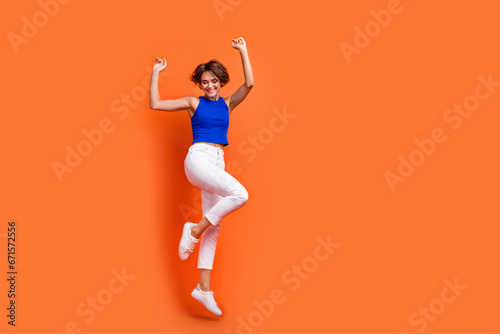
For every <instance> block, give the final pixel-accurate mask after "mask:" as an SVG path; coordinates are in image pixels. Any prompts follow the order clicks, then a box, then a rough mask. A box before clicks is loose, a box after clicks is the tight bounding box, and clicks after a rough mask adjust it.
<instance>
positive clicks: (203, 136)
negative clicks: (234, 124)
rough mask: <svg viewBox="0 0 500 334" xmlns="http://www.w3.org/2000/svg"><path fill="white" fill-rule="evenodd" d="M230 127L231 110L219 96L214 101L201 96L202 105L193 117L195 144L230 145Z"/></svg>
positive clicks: (192, 125)
mask: <svg viewBox="0 0 500 334" xmlns="http://www.w3.org/2000/svg"><path fill="white" fill-rule="evenodd" d="M228 127H229V108H228V106H227V104H226V102H225V101H224V99H223V98H222V97H221V96H219V99H218V100H217V101H212V100H208V99H206V98H204V97H203V96H200V103H199V104H198V107H197V108H196V110H195V112H194V115H193V116H192V117H191V128H192V129H193V143H196V142H200V141H201V142H207V143H216V144H223V145H224V146H226V145H229V143H228V141H227V129H228Z"/></svg>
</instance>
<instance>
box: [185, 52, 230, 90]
mask: <svg viewBox="0 0 500 334" xmlns="http://www.w3.org/2000/svg"><path fill="white" fill-rule="evenodd" d="M206 71H209V72H210V73H212V74H213V75H214V76H215V77H216V78H217V79H219V81H220V86H221V87H224V86H225V85H226V84H227V83H228V82H229V74H228V73H227V68H226V67H225V66H224V65H222V63H221V62H219V61H218V60H217V59H212V60H210V61H209V62H208V63H203V64H200V65H198V66H197V67H196V69H195V70H194V71H193V74H191V78H190V79H191V81H192V82H194V83H195V84H197V85H200V84H201V76H202V74H203V73H204V72H206Z"/></svg>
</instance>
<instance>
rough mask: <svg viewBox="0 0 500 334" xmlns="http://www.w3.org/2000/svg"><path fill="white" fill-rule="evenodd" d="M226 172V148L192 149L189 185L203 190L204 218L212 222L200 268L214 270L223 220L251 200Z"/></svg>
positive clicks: (205, 235) (197, 145)
mask: <svg viewBox="0 0 500 334" xmlns="http://www.w3.org/2000/svg"><path fill="white" fill-rule="evenodd" d="M224 169H225V163H224V150H223V149H222V148H220V147H217V146H212V145H209V144H204V143H194V144H193V145H191V146H190V147H189V151H188V153H187V155H186V158H185V159H184V171H185V172H186V177H187V179H188V180H189V182H190V183H191V184H192V185H194V186H196V187H198V188H200V190H201V203H202V211H203V216H204V217H206V218H207V219H208V221H209V222H210V223H211V226H209V227H208V228H207V229H206V230H205V232H203V234H202V236H201V240H200V250H199V253H198V268H199V269H212V267H213V262H214V258H215V248H216V246H217V238H218V237H219V231H220V227H221V221H222V218H224V217H225V216H226V215H228V214H229V213H231V212H233V211H235V210H236V209H239V208H240V207H242V206H243V204H245V203H246V202H247V200H248V192H247V191H246V189H245V188H244V187H243V186H242V185H241V183H240V182H238V180H236V179H235V178H234V177H233V176H232V175H230V174H229V173H228V172H226V171H225V170H224Z"/></svg>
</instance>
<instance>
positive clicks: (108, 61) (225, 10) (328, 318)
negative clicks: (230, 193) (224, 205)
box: [0, 0, 500, 334]
mask: <svg viewBox="0 0 500 334" xmlns="http://www.w3.org/2000/svg"><path fill="white" fill-rule="evenodd" d="M395 1H396V0H389V1H387V0H370V1H368V0H362V1H351V2H349V1H337V2H331V1H324V0H323V1H309V2H304V1H296V2H290V1H273V2H269V1H262V0H260V1H259V0H207V1H199V0H196V1H156V0H145V1H140V2H118V1H111V2H102V1H78V0H71V1H67V2H66V3H62V4H61V3H58V2H55V1H54V0H41V1H37V0H24V1H21V2H12V3H9V5H8V8H4V10H2V13H1V14H0V17H1V22H2V23H1V35H2V36H3V37H2V39H1V43H0V48H1V53H0V57H1V60H2V61H1V63H0V66H1V73H2V80H1V83H0V85H1V96H2V98H1V99H0V104H1V109H2V111H1V115H2V116H1V121H0V124H1V131H0V135H1V141H0V142H1V144H0V145H1V152H2V157H3V161H2V172H1V174H0V189H1V197H0V201H1V204H0V208H1V212H0V213H1V214H0V223H1V224H0V249H1V254H3V255H2V256H0V258H1V259H2V260H1V265H0V267H1V268H2V271H3V273H2V277H4V276H3V275H5V276H7V274H6V272H7V262H6V258H7V254H6V246H7V242H6V241H7V240H6V233H7V222H8V221H9V220H15V221H16V223H17V226H18V230H17V232H18V234H17V240H16V244H17V254H16V256H17V270H18V276H17V287H16V289H17V298H16V303H17V319H16V327H15V328H13V327H12V326H8V325H7V320H8V319H7V317H6V315H7V310H6V308H7V306H8V302H9V299H8V298H7V291H8V285H7V281H6V279H5V278H4V279H2V280H1V283H0V296H1V298H0V301H1V303H0V309H1V310H2V314H1V315H2V316H1V319H2V321H1V324H0V328H1V332H2V333H23V334H24V333H43V334H49V333H52V334H56V333H57V334H59V333H70V331H66V330H65V326H68V324H71V322H74V323H75V324H76V326H78V328H79V329H80V330H81V333H89V334H90V333H92V334H101V333H230V334H233V333H247V334H250V333H278V332H279V333H282V332H287V333H306V332H308V333H314V332H319V333H343V334H359V333H386V334H405V333H411V334H413V333H422V332H425V333H426V334H427V333H428V334H433V333H440V334H441V333H460V334H462V333H463V334H466V333H474V334H497V333H499V332H500V324H499V322H498V315H499V313H498V312H499V307H498V300H499V298H500V288H499V283H498V282H500V272H499V271H498V270H497V267H498V258H499V255H500V247H499V243H498V235H499V234H498V232H499V228H498V222H499V218H500V213H499V210H498V199H499V185H500V178H499V176H498V171H499V169H500V159H499V153H500V150H499V139H500V136H499V132H498V125H499V121H500V116H499V111H500V89H498V88H496V90H495V91H492V92H490V93H491V94H489V96H488V98H487V99H484V100H482V101H480V104H479V106H478V107H477V108H475V110H474V111H473V112H471V113H470V115H469V116H468V118H463V123H462V124H461V126H460V127H459V128H457V129H453V128H451V127H450V125H451V124H450V123H447V122H446V121H445V120H444V119H443V116H444V114H445V113H446V112H447V110H448V109H449V108H452V107H453V105H454V104H460V103H463V102H464V101H465V100H466V99H467V98H469V97H470V96H472V95H474V93H475V89H476V87H477V86H478V84H479V83H480V81H479V79H478V78H479V77H483V78H487V77H488V76H491V77H492V78H493V81H495V82H498V81H500V65H499V59H500V44H499V43H498V32H499V31H500V21H499V20H498V11H499V9H500V8H499V6H498V4H497V3H495V2H493V1H486V0H478V1H466V2H457V1H450V0H445V1H439V2H435V1H423V0H419V1H410V0H401V1H400V2H399V4H398V6H399V7H398V8H399V12H398V13H397V14H391V17H390V19H389V18H388V16H387V15H386V16H384V13H385V14H387V12H384V11H382V10H386V9H387V8H389V7H390V6H395V5H396V2H395ZM54 4H58V5H54ZM50 6H52V7H50ZM42 7H45V8H46V9H45V11H51V14H52V16H49V15H48V14H46V15H45V16H44V14H43V13H44V12H43V10H44V9H43V8H42ZM47 8H48V9H47ZM381 11H382V12H381ZM374 13H375V14H374ZM389 13H390V12H389ZM375 17H378V19H379V20H381V21H380V22H382V23H383V24H382V23H375V22H377V21H376V19H375ZM33 20H37V21H36V22H37V24H38V25H39V26H38V27H36V26H35V29H32V30H29V28H27V27H24V25H26V24H28V23H26V22H31V23H33ZM365 28H366V29H372V30H368V33H369V35H366V36H364V37H363V36H362V35H359V36H358V34H359V31H360V30H361V31H365ZM23 31H24V32H23ZM23 33H24V35H23ZM14 34H15V35H14ZM365 34H366V31H365ZM26 35H29V36H30V37H29V38H27V37H26ZM13 36H17V37H15V38H17V41H22V42H20V44H17V46H13V44H12V42H11V41H12V39H13V38H14V37H13ZM23 36H24V37H23ZM240 36H242V37H244V38H245V40H246V42H247V47H248V53H249V56H250V60H251V64H252V67H253V71H254V76H255V87H254V88H253V90H252V92H251V93H250V95H249V96H248V97H247V98H246V100H245V101H244V102H243V103H242V104H241V105H240V106H238V107H237V108H236V109H235V111H234V112H233V113H232V116H231V126H230V128H229V134H228V138H229V143H230V144H229V146H227V147H226V148H225V157H226V165H228V164H229V162H231V166H232V169H230V170H231V171H232V172H233V173H234V174H235V176H236V178H237V179H238V180H239V181H240V182H241V183H242V184H243V185H244V186H245V187H246V188H247V190H248V191H249V201H248V202H247V203H246V205H245V206H244V207H242V208H241V209H240V210H238V211H236V212H234V213H233V214H231V215H229V216H228V217H226V218H225V219H224V222H223V224H222V230H221V234H220V238H219V244H218V249H217V255H216V259H215V265H214V271H213V281H212V288H213V290H214V292H215V298H216V300H217V301H218V303H219V305H220V307H221V309H222V311H223V313H224V314H223V316H222V318H216V317H214V316H212V315H211V314H210V313H209V312H208V311H206V310H205V309H204V308H203V307H202V306H201V305H199V304H198V303H197V302H196V301H194V300H193V299H192V298H191V297H190V292H191V290H192V289H193V287H194V286H195V285H196V282H197V275H198V271H197V270H196V256H197V253H195V254H193V255H192V256H191V257H190V258H189V259H188V260H187V261H186V262H182V261H180V260H179V259H178V258H177V245H178V241H179V238H180V234H181V229H182V226H183V223H184V221H186V220H192V221H197V220H199V219H201V211H200V203H199V199H200V198H199V191H198V190H197V189H196V188H194V187H193V186H192V185H191V184H190V183H189V182H188V181H187V179H186V177H185V174H184V169H183V159H184V157H185V155H186V152H187V149H188V147H189V146H190V144H191V140H192V135H191V127H190V123H189V116H188V114H187V112H185V111H182V112H176V113H167V112H161V111H154V110H151V109H149V107H148V99H147V89H145V88H141V87H142V85H143V82H146V84H147V83H148V82H149V78H150V72H149V69H150V68H151V66H152V65H153V63H154V57H155V56H159V57H165V58H166V59H167V62H168V66H167V68H166V69H165V70H164V71H163V72H162V74H161V75H160V78H161V82H160V87H159V88H160V95H161V97H162V98H177V97H181V96H185V95H197V96H198V95H201V91H200V90H199V89H197V88H195V87H194V86H193V84H192V83H191V82H190V81H189V80H188V77H189V75H190V73H191V72H192V71H193V70H194V68H195V67H196V66H197V65H198V64H199V63H202V62H206V61H208V60H210V59H212V58H216V59H218V60H220V61H221V62H222V63H224V64H225V65H226V66H227V67H228V69H229V74H230V76H231V81H230V83H229V84H228V85H227V86H226V87H224V88H222V90H221V96H224V97H225V96H227V95H229V94H232V93H233V92H234V91H235V90H236V89H237V88H238V86H239V85H241V84H242V83H243V80H244V77H243V71H242V65H241V59H240V56H239V53H238V51H236V50H234V49H233V48H232V47H231V39H232V38H237V37H240ZM19 38H25V39H24V40H22V39H19ZM368 39H369V40H368ZM356 43H357V44H356ZM347 44H349V45H350V47H354V48H356V51H355V52H354V51H352V50H354V49H352V48H351V49H350V50H351V51H352V52H353V53H351V54H350V55H349V56H348V57H346V55H345V54H344V52H343V51H342V47H341V46H342V45H344V46H345V45H347ZM348 60H349V61H348ZM484 89H485V88H484V87H483V90H482V92H486V90H484ZM127 98H128V99H129V100H128V104H127V102H125V101H126V99H127ZM469 101H472V100H470V99H469ZM277 113H281V114H283V113H287V114H288V115H289V116H288V117H289V118H288V119H286V121H282V120H281V122H282V123H280V121H278V120H276V117H277ZM455 115H457V114H455ZM103 120H104V122H108V125H107V126H109V127H111V129H112V130H109V129H108V130H109V131H108V133H106V134H104V135H103V137H102V139H100V140H99V141H98V144H96V145H93V146H92V147H91V148H88V147H87V149H89V150H90V149H91V152H90V153H89V154H88V155H87V156H85V157H83V158H82V160H81V161H79V162H78V163H75V164H76V167H74V168H72V171H71V172H66V173H64V174H62V180H60V179H58V177H57V175H56V173H55V172H54V169H53V164H54V162H58V163H61V164H65V163H66V162H65V159H66V154H67V147H70V148H72V149H76V147H77V146H78V145H84V144H81V143H82V141H85V140H86V137H85V135H84V131H91V130H93V129H96V128H98V127H99V126H100V125H101V124H102V122H103ZM109 122H111V123H109ZM110 124H111V125H110ZM435 128H441V129H443V131H444V132H445V134H446V136H447V137H446V138H447V139H446V140H445V141H444V142H442V143H438V144H435V147H434V148H433V149H432V150H430V149H429V150H430V151H431V153H430V154H429V155H425V156H422V155H420V156H419V155H418V153H414V154H413V156H414V158H415V157H416V158H418V157H420V158H421V160H422V157H424V158H423V159H424V160H423V161H420V162H419V164H420V165H419V166H416V167H415V168H414V171H413V172H411V173H409V174H411V175H409V176H408V177H405V178H404V179H405V181H404V182H397V183H396V184H395V185H394V187H393V189H392V190H394V191H392V190H391V187H390V186H389V184H388V182H387V180H386V176H385V175H386V172H388V171H389V172H391V173H397V170H398V166H399V164H400V160H399V159H400V156H402V157H403V158H405V159H409V157H410V155H411V154H412V152H414V151H415V150H418V147H417V145H416V143H415V140H421V141H422V140H426V139H428V138H431V133H432V131H433V130H434V129H435ZM96 138H97V137H96ZM255 138H257V139H255ZM96 140H97V139H96ZM252 140H257V141H258V145H259V149H256V148H254V153H255V154H252V155H251V154H250V153H249V150H250V148H251V147H252V145H254V144H252ZM427 143H428V142H427ZM429 145H430V144H429ZM431 146H432V145H431ZM431 146H429V147H431ZM82 147H83V146H82ZM82 149H83V148H82ZM318 238H320V239H322V240H327V239H328V238H330V240H331V241H332V242H333V243H335V244H337V245H338V247H337V248H336V249H335V251H334V252H333V253H332V254H329V256H328V257H327V258H326V259H325V257H324V256H325V254H327V253H321V255H322V256H323V257H322V260H319V259H318V257H317V256H316V255H317V254H319V253H317V247H318V245H320V244H319V243H318ZM315 256H316V257H315ZM297 268H301V269H300V270H302V271H301V273H299V272H298V269H297ZM306 269H307V271H305V270H306ZM122 270H124V271H125V272H126V274H127V275H129V276H131V277H133V278H131V277H129V281H127V283H126V285H125V286H123V289H122V290H120V292H113V293H110V292H109V291H110V287H109V284H110V283H111V284H115V285H114V288H115V290H116V289H117V287H118V286H119V284H118V283H117V281H114V280H113V277H114V274H113V271H117V272H121V271H122ZM294 270H295V271H294ZM291 280H293V282H295V283H294V284H291V283H290V282H291ZM454 280H456V282H458V284H459V285H461V286H462V290H460V291H458V292H457V294H456V295H453V293H452V292H451V290H449V291H448V290H445V291H447V292H446V293H445V296H447V298H448V299H446V298H445V299H446V300H448V301H449V300H450V298H451V296H452V295H453V296H455V298H453V302H443V297H442V291H443V289H445V288H446V287H447V283H446V282H451V283H453V282H454ZM116 291H118V290H116ZM273 293H281V299H280V303H275V302H271V303H273V304H272V306H270V304H269V302H267V303H266V302H265V300H269V299H270V298H271V296H272V294H273ZM88 298H90V300H92V298H98V300H100V301H101V302H102V304H100V305H101V307H102V309H100V311H99V312H97V311H96V312H95V314H94V318H92V320H91V321H88V322H87V321H86V320H89V317H88V314H90V313H88V314H87V316H82V315H81V313H79V312H78V307H79V306H81V305H82V303H83V304H84V305H85V304H86V303H88V300H89V299H88ZM106 298H107V299H106ZM98 302H99V301H98ZM103 304H105V305H103ZM256 304H258V305H265V307H267V309H265V310H264V311H262V310H260V311H259V307H258V306H256ZM262 307H264V306H262ZM425 310H427V311H425ZM421 312H427V314H428V315H427V316H424V315H422V314H424V313H421ZM412 317H413V318H412ZM411 319H413V320H411ZM243 322H245V325H242V323H243ZM69 326H70V327H71V325H69ZM75 332H76V331H75Z"/></svg>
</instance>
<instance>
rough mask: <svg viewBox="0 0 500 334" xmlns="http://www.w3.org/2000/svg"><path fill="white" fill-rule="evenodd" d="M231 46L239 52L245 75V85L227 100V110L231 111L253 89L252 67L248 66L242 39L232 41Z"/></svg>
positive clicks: (245, 47) (245, 46)
mask: <svg viewBox="0 0 500 334" xmlns="http://www.w3.org/2000/svg"><path fill="white" fill-rule="evenodd" d="M232 46H233V48H235V49H236V50H239V51H240V55H241V61H242V63H243V73H244V75H245V83H244V84H243V85H241V86H240V87H239V88H238V90H237V91H236V92H235V93H234V94H233V95H231V96H230V97H229V98H228V101H229V103H228V105H229V110H230V111H231V110H233V109H234V108H235V107H236V106H237V105H238V104H240V103H241V102H242V101H243V100H244V99H245V97H246V96H247V95H248V93H250V90H252V87H253V72H252V65H250V59H249V58H248V50H247V45H246V42H245V40H244V39H243V37H240V38H237V39H233V41H232Z"/></svg>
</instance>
